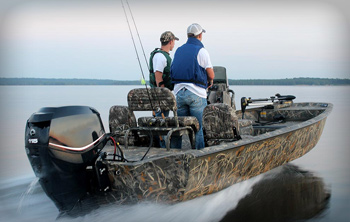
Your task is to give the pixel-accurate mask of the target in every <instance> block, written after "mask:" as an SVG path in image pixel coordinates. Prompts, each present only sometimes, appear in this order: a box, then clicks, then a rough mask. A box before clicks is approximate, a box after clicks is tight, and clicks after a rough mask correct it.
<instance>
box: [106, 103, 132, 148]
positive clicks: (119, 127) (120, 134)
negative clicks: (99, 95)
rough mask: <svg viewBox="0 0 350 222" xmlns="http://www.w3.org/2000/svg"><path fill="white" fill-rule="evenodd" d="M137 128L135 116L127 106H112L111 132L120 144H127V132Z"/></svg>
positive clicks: (110, 114) (110, 112)
mask: <svg viewBox="0 0 350 222" xmlns="http://www.w3.org/2000/svg"><path fill="white" fill-rule="evenodd" d="M136 126H137V123H136V118H135V115H134V113H132V112H129V108H128V107H127V106H112V107H111V108H110V109H109V132H111V133H112V134H114V136H113V137H114V139H115V140H116V141H118V142H119V143H120V144H125V142H124V135H125V131H126V130H127V129H130V128H131V127H136ZM129 143H130V144H129V145H131V143H133V141H129Z"/></svg>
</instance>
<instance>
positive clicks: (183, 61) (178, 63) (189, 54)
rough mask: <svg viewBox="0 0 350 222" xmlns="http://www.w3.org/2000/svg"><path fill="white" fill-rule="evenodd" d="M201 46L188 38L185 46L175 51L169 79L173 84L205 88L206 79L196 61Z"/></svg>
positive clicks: (204, 73) (203, 70)
mask: <svg viewBox="0 0 350 222" xmlns="http://www.w3.org/2000/svg"><path fill="white" fill-rule="evenodd" d="M203 47H204V46H203V44H202V42H201V41H199V40H198V39H196V38H192V37H191V38H188V40H187V42H186V44H184V45H182V46H181V47H179V48H178V49H177V50H176V53H175V55H174V61H173V63H172V64H171V79H172V82H173V83H175V84H176V83H193V84H195V85H197V86H199V87H202V88H207V84H208V77H207V72H206V70H205V68H202V67H201V66H200V65H199V63H198V60H197V56H198V52H199V50H200V49H201V48H203Z"/></svg>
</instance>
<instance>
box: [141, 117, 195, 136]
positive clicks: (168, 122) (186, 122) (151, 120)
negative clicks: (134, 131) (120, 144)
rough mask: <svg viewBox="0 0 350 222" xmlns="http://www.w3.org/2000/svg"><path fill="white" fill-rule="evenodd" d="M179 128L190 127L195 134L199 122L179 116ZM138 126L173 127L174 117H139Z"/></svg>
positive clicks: (192, 118)
mask: <svg viewBox="0 0 350 222" xmlns="http://www.w3.org/2000/svg"><path fill="white" fill-rule="evenodd" d="M178 120H179V126H180V127H183V126H191V127H192V128H193V130H194V131H195V132H197V131H198V130H199V122H198V120H197V118H196V117H194V116H179V117H178ZM137 122H138V125H139V126H143V127H147V126H152V127H175V126H176V124H175V118H174V117H165V118H164V119H163V118H162V117H140V118H138V120H137Z"/></svg>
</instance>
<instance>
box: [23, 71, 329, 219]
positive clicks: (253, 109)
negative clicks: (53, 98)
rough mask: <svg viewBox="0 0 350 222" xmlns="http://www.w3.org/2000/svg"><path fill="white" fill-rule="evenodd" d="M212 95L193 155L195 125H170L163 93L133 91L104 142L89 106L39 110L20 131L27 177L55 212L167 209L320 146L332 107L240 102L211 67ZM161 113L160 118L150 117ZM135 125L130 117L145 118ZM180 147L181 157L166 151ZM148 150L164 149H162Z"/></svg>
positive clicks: (276, 100)
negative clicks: (90, 206) (89, 202)
mask: <svg viewBox="0 0 350 222" xmlns="http://www.w3.org/2000/svg"><path fill="white" fill-rule="evenodd" d="M214 71H215V74H216V77H215V79H214V85H213V87H211V88H210V90H209V91H208V105H207V107H206V108H205V110H204V112H203V128H204V136H205V142H206V147H205V148H204V149H200V150H196V149H194V141H195V133H196V131H197V130H198V128H199V123H198V120H197V119H196V118H195V117H192V116H186V117H180V116H177V113H176V110H177V107H176V99H175V96H174V95H173V93H172V92H171V91H170V90H168V89H166V88H148V87H147V86H146V87H145V88H139V89H132V90H131V91H130V92H129V93H128V95H127V100H128V106H119V105H115V106H113V107H111V108H110V113H109V132H106V131H105V129H104V126H103V124H102V121H101V117H100V114H99V112H98V111H97V110H96V109H94V108H92V107H89V106H64V107H44V108H41V109H40V110H39V111H37V112H35V113H33V114H32V115H31V116H30V118H29V119H28V121H27V124H26V130H25V150H26V153H27V156H28V159H29V161H30V164H31V166H32V168H33V171H34V173H35V175H36V177H38V178H39V182H40V184H41V186H42V188H43V190H44V191H45V193H46V194H47V196H48V197H49V198H51V200H52V201H53V202H54V203H55V205H56V207H57V208H58V209H59V211H60V212H70V211H71V210H72V209H74V208H76V206H77V205H81V203H83V202H84V200H85V199H86V198H88V197H91V196H96V195H97V196H104V197H106V196H108V197H112V199H113V202H114V203H116V204H126V203H135V202H140V201H155V202H160V203H170V204H171V203H176V202H179V201H187V200H190V199H193V198H197V197H201V196H203V195H209V194H212V193H215V192H218V191H220V190H222V189H225V188H227V187H229V186H231V185H232V184H235V183H238V182H241V181H244V180H247V179H249V178H252V177H254V176H257V175H259V174H262V173H264V172H267V171H269V170H271V169H273V168H276V167H278V166H281V165H284V164H286V163H288V162H291V161H292V160H295V159H297V158H299V157H301V156H303V155H304V154H306V153H307V152H309V151H310V150H311V149H312V148H313V147H315V145H316V144H317V142H318V141H319V139H320V137H321V134H322V131H323V128H324V126H325V123H326V119H327V116H328V115H329V114H330V113H331V110H332V107H333V105H332V104H331V103H326V102H302V103H295V102H294V99H295V96H292V95H280V94H276V95H275V96H270V97H268V98H262V99H259V98H258V99H252V98H250V97H243V98H241V100H240V102H241V110H237V109H236V104H235V98H234V97H235V93H234V91H233V90H231V89H230V88H229V84H228V79H227V75H226V69H225V68H224V67H220V66H216V67H214ZM159 109H162V110H170V111H172V112H171V113H172V115H170V116H169V117H164V118H163V117H153V116H152V111H157V110H159ZM139 111H149V112H147V113H148V114H147V115H148V116H146V117H144V116H139V115H140V114H137V115H135V113H145V112H139ZM172 139H181V140H182V146H181V147H172V142H171V141H172ZM157 140H164V141H165V144H166V146H165V147H164V148H161V147H159V146H157V145H155V144H156V141H157Z"/></svg>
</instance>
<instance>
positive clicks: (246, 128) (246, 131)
mask: <svg viewBox="0 0 350 222" xmlns="http://www.w3.org/2000/svg"><path fill="white" fill-rule="evenodd" d="M238 128H239V134H240V135H251V136H252V135H253V134H254V129H253V121H252V120H250V119H239V120H238Z"/></svg>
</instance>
